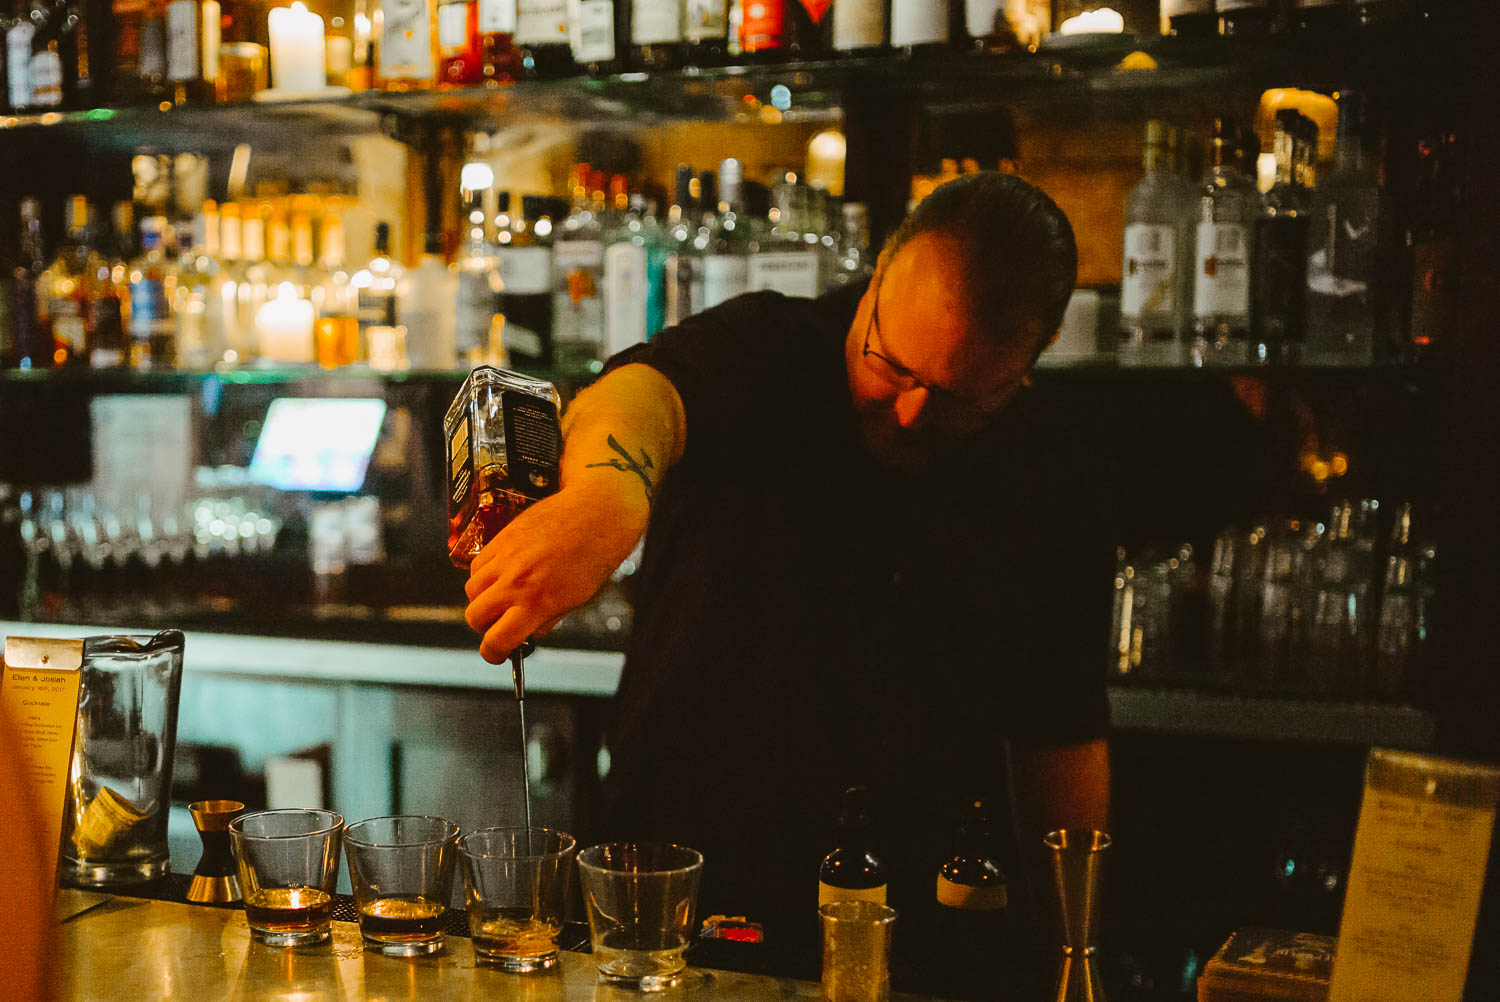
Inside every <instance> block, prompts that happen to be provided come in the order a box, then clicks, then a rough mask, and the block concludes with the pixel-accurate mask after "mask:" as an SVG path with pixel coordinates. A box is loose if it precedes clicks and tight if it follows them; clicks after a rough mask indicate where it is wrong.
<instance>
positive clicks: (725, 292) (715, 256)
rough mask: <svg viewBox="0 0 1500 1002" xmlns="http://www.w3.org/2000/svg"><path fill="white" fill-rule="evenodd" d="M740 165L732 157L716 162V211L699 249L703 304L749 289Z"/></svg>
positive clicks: (747, 231) (747, 234) (707, 305)
mask: <svg viewBox="0 0 1500 1002" xmlns="http://www.w3.org/2000/svg"><path fill="white" fill-rule="evenodd" d="M743 171H744V168H743V167H742V166H741V165H740V162H739V161H738V160H736V159H734V158H733V157H730V158H728V159H726V160H724V161H723V162H722V163H720V164H719V211H718V213H717V214H716V215H714V216H713V217H712V219H711V228H710V230H709V233H708V242H707V245H706V246H705V247H704V250H703V262H702V267H703V308H704V309H705V310H708V309H712V308H713V307H715V306H718V305H719V304H720V303H722V302H726V301H727V300H730V299H733V298H734V297H735V296H738V295H740V294H741V293H745V292H748V291H750V241H751V237H750V227H749V226H747V225H745V222H746V221H745V209H744V202H743V200H742V199H741V195H740V192H741V187H740V185H741V181H742V179H743Z"/></svg>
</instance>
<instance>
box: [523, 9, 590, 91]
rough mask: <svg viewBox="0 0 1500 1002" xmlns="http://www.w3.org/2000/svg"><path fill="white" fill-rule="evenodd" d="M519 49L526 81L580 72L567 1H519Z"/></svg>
mask: <svg viewBox="0 0 1500 1002" xmlns="http://www.w3.org/2000/svg"><path fill="white" fill-rule="evenodd" d="M515 42H516V48H517V50H518V54H519V55H520V58H521V74H522V76H523V77H525V78H526V79H527V80H550V79H553V78H555V77H566V76H572V75H574V74H575V73H577V72H578V64H577V62H575V61H574V59H573V48H572V33H571V32H570V30H569V27H568V0H516V35H515Z"/></svg>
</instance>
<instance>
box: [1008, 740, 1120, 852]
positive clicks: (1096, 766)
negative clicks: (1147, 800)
mask: <svg viewBox="0 0 1500 1002" xmlns="http://www.w3.org/2000/svg"><path fill="white" fill-rule="evenodd" d="M1010 760H1011V783H1012V787H1013V789H1014V790H1015V802H1016V813H1017V820H1018V823H1019V827H1020V834H1021V837H1022V839H1023V840H1024V841H1026V842H1028V843H1029V842H1036V843H1040V841H1041V838H1042V836H1043V835H1045V834H1046V833H1047V832H1049V831H1054V830H1056V829H1059V828H1095V829H1099V830H1101V831H1104V830H1107V829H1108V827H1109V743H1108V742H1107V741H1105V740H1104V739H1102V738H1101V739H1099V740H1097V741H1088V742H1085V743H1083V744H1076V745H1056V746H1039V745H1023V744H1019V743H1016V742H1012V743H1011V746H1010Z"/></svg>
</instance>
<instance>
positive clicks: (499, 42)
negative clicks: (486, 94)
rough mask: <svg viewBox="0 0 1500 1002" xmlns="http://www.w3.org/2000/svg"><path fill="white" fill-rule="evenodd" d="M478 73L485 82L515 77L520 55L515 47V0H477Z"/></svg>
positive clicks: (507, 79)
mask: <svg viewBox="0 0 1500 1002" xmlns="http://www.w3.org/2000/svg"><path fill="white" fill-rule="evenodd" d="M478 3H479V49H480V56H479V58H480V75H481V77H482V82H483V83H484V84H485V86H490V87H493V86H498V85H500V84H506V83H511V82H513V81H515V80H519V79H520V78H521V75H522V71H521V55H520V53H519V52H517V51H516V43H515V35H516V0H478Z"/></svg>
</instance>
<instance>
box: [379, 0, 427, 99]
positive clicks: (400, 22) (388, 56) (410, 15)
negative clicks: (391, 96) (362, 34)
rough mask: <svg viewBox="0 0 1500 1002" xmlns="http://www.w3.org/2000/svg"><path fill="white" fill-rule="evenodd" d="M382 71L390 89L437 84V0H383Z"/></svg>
mask: <svg viewBox="0 0 1500 1002" xmlns="http://www.w3.org/2000/svg"><path fill="white" fill-rule="evenodd" d="M380 12H381V17H382V19H383V20H382V22H381V34H380V51H379V55H378V57H377V58H378V59H379V62H380V66H379V70H378V72H379V74H380V80H381V86H382V87H384V88H385V89H386V90H396V91H408V90H428V89H430V88H431V87H433V86H434V85H435V84H436V83H437V66H438V31H437V4H436V3H435V2H434V0H382V2H381V9H380Z"/></svg>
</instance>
